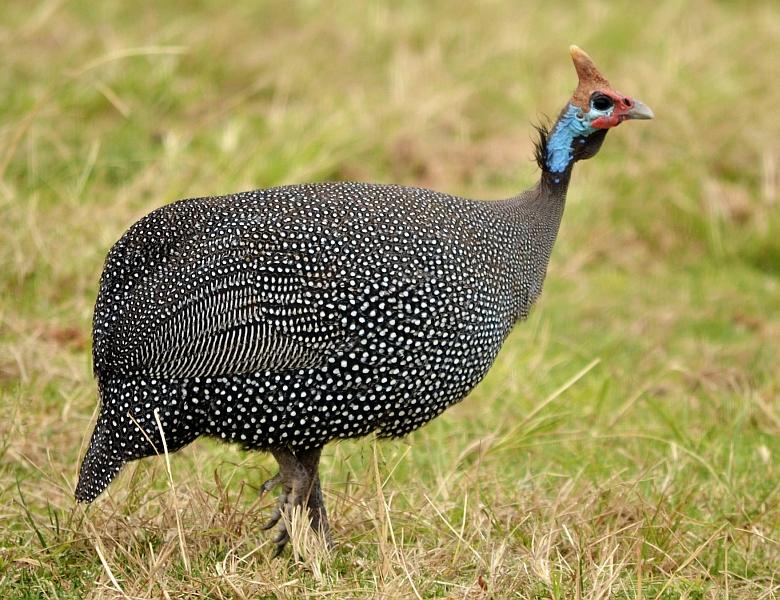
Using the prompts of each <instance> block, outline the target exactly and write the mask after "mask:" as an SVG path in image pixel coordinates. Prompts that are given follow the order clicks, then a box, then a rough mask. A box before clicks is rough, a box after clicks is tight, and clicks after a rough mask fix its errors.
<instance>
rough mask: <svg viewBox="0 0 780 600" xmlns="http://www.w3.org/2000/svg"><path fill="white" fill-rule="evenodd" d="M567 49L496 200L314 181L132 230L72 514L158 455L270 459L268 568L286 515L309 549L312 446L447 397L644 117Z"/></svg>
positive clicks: (101, 320)
mask: <svg viewBox="0 0 780 600" xmlns="http://www.w3.org/2000/svg"><path fill="white" fill-rule="evenodd" d="M570 50H571V57H572V60H573V61H574V66H575V68H576V71H577V75H578V77H579V85H578V87H577V89H576V91H575V92H574V95H573V96H572V98H571V100H570V101H569V102H568V103H567V104H566V106H565V107H564V109H563V110H562V112H561V114H560V116H559V117H558V120H557V121H556V123H555V124H554V125H553V127H552V129H551V130H550V132H548V131H546V130H544V129H541V130H540V140H539V142H538V144H537V151H536V158H537V162H538V163H539V167H540V168H541V171H542V175H541V180H540V182H539V183H538V185H537V186H536V187H534V188H533V189H530V190H528V191H526V192H524V193H522V194H520V195H518V196H516V197H514V198H510V199H508V200H502V201H479V200H468V199H465V198H459V197H455V196H449V195H445V194H440V193H437V192H433V191H430V190H426V189H418V188H412V187H401V186H395V185H371V184H365V183H321V184H308V185H293V186H287V187H278V188H273V189H266V190H258V191H252V192H245V193H240V194H233V195H229V196H220V197H211V198H194V199H189V200H182V201H179V202H176V203H173V204H170V205H168V206H164V207H162V208H159V209H157V210H155V211H154V212H152V213H150V214H149V215H147V216H146V217H144V218H142V219H141V220H140V221H138V222H137V223H136V224H135V225H133V226H132V227H131V228H130V229H129V231H127V233H125V234H124V235H123V236H122V238H121V239H120V240H119V241H118V242H117V243H116V244H115V245H114V247H113V248H112V249H111V251H110V252H109V254H108V257H107V259H106V263H105V267H104V270H103V274H102V277H101V280H100V292H99V295H98V298H97V303H96V306H95V314H94V322H93V361H94V371H95V374H96V377H97V381H98V391H99V395H100V402H101V405H100V412H99V415H98V419H97V423H96V425H95V429H94V432H93V434H92V438H91V441H90V444H89V448H88V450H87V453H86V455H85V457H84V460H83V463H82V465H81V470H80V474H79V481H78V485H77V486H76V498H77V499H78V500H79V501H82V502H91V501H93V500H94V499H95V498H96V497H97V496H98V495H99V494H100V493H102V492H103V491H104V490H105V489H106V487H107V486H108V484H109V483H110V482H111V480H112V479H113V478H114V477H115V475H116V474H117V473H118V472H119V470H120V469H121V468H122V466H123V465H124V464H125V463H127V462H128V461H132V460H136V459H139V458H143V457H146V456H151V455H155V454H159V453H160V452H161V451H162V449H163V447H164V445H163V442H165V444H166V447H167V450H168V451H169V452H173V451H176V450H178V449H180V448H182V447H183V446H185V445H186V444H189V443H190V442H192V441H193V440H194V439H196V438H197V437H199V436H211V437H215V438H219V439H222V440H224V441H226V442H235V443H238V444H240V445H241V446H243V447H244V448H247V449H251V450H264V451H269V452H271V453H272V454H273V456H274V457H275V458H276V460H277V462H278V464H279V472H278V474H277V475H276V476H275V477H274V478H272V479H270V480H269V481H267V482H266V483H265V484H264V485H263V490H264V491H268V490H270V489H272V488H274V487H275V486H277V485H281V487H282V493H281V496H280V500H279V504H278V507H277V508H276V510H275V511H274V514H273V516H272V518H271V520H270V522H269V523H268V524H267V525H266V526H265V528H270V527H273V526H275V525H276V524H277V523H279V524H280V525H279V527H280V531H279V534H278V536H277V537H276V539H275V543H276V548H277V553H278V552H280V551H281V550H282V549H283V548H284V546H285V544H286V542H287V541H288V539H289V534H288V531H287V529H286V526H285V521H286V519H282V516H283V514H288V515H289V514H290V513H289V511H291V510H292V509H293V508H294V507H305V508H307V509H308V514H309V519H310V521H311V525H312V527H313V528H314V529H315V530H317V531H319V532H320V533H322V534H323V535H325V536H327V534H328V521H327V517H326V511H325V505H324V503H323V498H322V491H321V488H320V480H319V475H318V464H319V459H320V452H321V450H322V448H323V446H324V445H325V444H327V443H328V442H330V441H332V440H337V439H343V438H354V437H360V436H364V435H366V434H369V433H371V432H375V433H376V434H377V435H378V436H379V437H398V436H403V435H405V434H407V433H409V432H411V431H413V430H415V429H417V428H418V427H420V426H421V425H423V424H424V423H426V422H428V421H430V420H431V419H433V418H434V417H436V416H437V415H439V414H440V413H441V412H442V411H444V410H445V409H446V408H447V407H449V406H451V405H452V404H454V403H456V402H459V401H460V400H462V399H463V398H464V397H465V396H466V395H467V394H468V393H469V391H470V390H471V389H472V388H473V387H474V386H475V385H476V384H477V383H478V382H479V381H480V380H481V379H482V378H483V377H484V376H485V374H486V373H487V371H488V369H489V368H490V366H491V365H492V363H493V361H494V359H495V358H496V355H497V354H498V351H499V349H500V348H501V345H502V343H503V342H504V340H505V339H506V337H507V334H508V333H509V331H510V330H511V328H512V326H513V325H514V324H515V323H516V322H517V321H518V320H521V319H523V318H525V317H526V316H527V315H528V311H529V310H530V308H531V306H532V305H533V303H534V301H535V300H536V299H537V297H538V296H539V294H540V292H541V291H542V284H543V282H544V278H545V274H546V271H547V264H548V261H549V258H550V252H551V250H552V247H553V243H554V242H555V238H556V235H557V232H558V227H559V225H560V221H561V216H562V214H563V209H564V201H565V198H566V190H567V187H568V185H569V180H570V177H571V172H572V167H573V165H574V163H575V162H577V161H578V160H583V159H587V158H590V157H592V156H594V155H595V154H596V152H598V150H599V148H600V147H601V144H602V142H603V141H604V137H605V136H606V133H607V131H608V130H609V129H610V128H612V127H615V126H617V125H619V124H620V123H622V122H623V121H624V120H627V119H650V118H652V116H653V113H652V111H651V110H650V109H649V108H648V107H647V106H645V105H644V104H642V103H641V102H639V101H637V100H633V99H631V98H629V97H628V96H625V95H623V94H620V93H618V92H617V91H615V90H614V89H613V88H612V87H611V86H610V84H609V83H608V82H607V80H606V79H605V78H604V77H603V76H602V75H601V74H600V73H599V71H598V70H597V69H596V67H595V65H594V64H593V62H592V61H591V59H590V58H589V57H588V55H587V54H585V53H584V52H583V51H582V50H580V49H579V48H577V47H576V46H572V47H571V49H570ZM161 431H162V433H161ZM163 436H164V439H163Z"/></svg>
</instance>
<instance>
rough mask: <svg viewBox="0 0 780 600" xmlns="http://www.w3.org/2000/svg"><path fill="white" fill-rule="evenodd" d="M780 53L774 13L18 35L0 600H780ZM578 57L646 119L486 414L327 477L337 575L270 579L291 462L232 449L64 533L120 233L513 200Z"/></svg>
mask: <svg viewBox="0 0 780 600" xmlns="http://www.w3.org/2000/svg"><path fill="white" fill-rule="evenodd" d="M778 39H780V9H778V6H777V5H776V4H775V3H772V2H764V3H761V2H756V3H749V4H748V3H714V2H706V1H704V0H695V1H694V2H691V3H686V4H681V3H679V2H674V1H672V0H664V1H662V2H659V3H656V4H655V5H652V6H651V5H650V4H647V5H637V4H636V3H628V2H619V3H607V2H601V1H596V0H590V1H588V2H584V3H580V4H577V6H572V5H571V3H540V4H531V3H514V2H487V3H460V2H459V3H445V2H433V3H412V2H402V3H396V4H392V5H391V4H387V3H371V4H366V5H358V4H355V3H347V2H339V3H333V4H329V5H327V6H320V5H318V4H316V3H311V2H300V3H295V4H286V3H285V4H277V5H272V4H268V3H262V4H260V5H259V6H254V3H251V2H237V3H232V4H231V5H229V6H228V5H216V4H213V3H209V2H195V1H192V2H190V1H188V2H183V3H170V4H164V3H163V4H161V5H158V6H155V7H147V8H144V9H140V8H138V7H135V6H134V5H132V4H129V3H126V4H121V3H91V2H86V0H85V1H81V2H80V1H70V2H68V1H56V0H54V1H44V2H39V3H36V4H34V5H28V4H27V3H22V2H10V3H5V4H3V6H2V7H0V55H2V57H3V58H2V63H3V67H2V68H0V90H2V93H0V236H2V243H0V394H2V398H1V399H0V506H2V507H3V508H0V531H1V533H0V596H2V597H11V598H39V597H45V598H83V597H87V598H114V597H116V598H126V597H130V598H148V597H151V598H181V597H196V598H197V597H202V598H258V597H261V598H262V597H267V598H274V597H276V598H291V599H292V598H303V597H309V598H317V597H323V598H324V597H337V598H341V597H344V598H361V597H372V598H388V599H389V598H433V597H443V598H527V599H542V598H553V599H556V600H558V599H570V598H577V599H579V598H582V599H586V598H587V599H599V598H600V599H608V598H609V599H612V598H637V599H639V598H641V599H643V600H644V599H654V598H655V599H659V600H671V599H673V598H687V599H691V600H693V599H704V598H707V599H710V598H712V599H715V598H733V599H750V600H757V599H758V600H764V599H767V600H768V599H773V598H777V597H778V595H780V581H778V579H777V573H778V572H780V508H779V505H778V499H779V497H780V496H779V494H780V468H779V467H778V457H779V456H780V442H778V439H779V438H778V433H780V379H778V377H777V357H778V356H780V279H779V274H780V267H779V266H778V265H780V245H779V244H778V239H780V213H779V212H778V211H779V209H778V166H777V165H778V160H780V146H778V144H779V143H780V142H778V140H780V125H778V120H777V119H776V117H775V115H774V111H775V107H776V106H780V86H779V84H778V79H777V65H778V61H777V58H776V56H775V55H776V51H775V50H776V47H777V40H778ZM572 42H576V43H578V44H580V45H581V46H583V47H584V48H586V49H587V50H588V51H589V52H590V53H591V54H593V55H594V57H596V59H597V60H598V62H599V63H600V64H601V65H602V66H603V69H604V71H605V72H606V73H607V74H608V75H609V77H610V78H611V79H612V81H613V83H614V84H615V85H616V86H617V87H618V88H619V89H621V90H623V91H625V92H627V93H631V94H636V95H637V96H638V97H640V98H641V99H642V100H644V101H646V102H647V103H648V104H649V105H650V106H652V107H653V108H654V110H655V111H656V113H657V115H658V118H657V120H656V121H655V122H653V123H652V124H648V125H647V126H641V125H637V126H633V127H632V126H631V125H626V126H624V127H621V128H620V130H619V131H617V132H614V133H613V134H610V136H609V138H610V139H609V140H608V141H607V143H606V144H605V148H604V149H603V150H602V151H601V153H600V155H599V156H598V157H597V158H596V159H594V160H593V161H591V162H590V163H587V164H585V165H582V167H581V168H579V169H578V172H577V173H576V174H575V178H574V183H573V187H572V192H571V196H570V201H569V206H568V207H567V214H566V217H565V219H564V225H563V229H562V231H561V236H560V238H561V239H560V241H559V243H558V246H557V247H556V251H555V254H554V258H553V264H552V265H551V269H550V274H549V278H548V283H547V289H546V291H545V294H544V297H543V299H542V302H541V303H540V305H539V306H538V307H537V310H536V312H535V313H534V315H533V316H532V318H531V319H530V320H529V322H527V323H525V324H524V325H523V326H521V327H519V328H518V330H517V331H516V332H515V333H514V334H513V335H512V336H511V337H510V339H509V341H508V342H507V345H506V347H505V349H504V351H503V352H502V354H501V356H500V358H499V360H498V362H497V364H496V365H495V367H494V369H493V370H492V372H491V373H490V375H489V376H488V378H487V379H486V381H485V382H484V383H483V384H482V385H481V386H480V387H479V388H478V389H477V390H476V391H475V392H474V393H473V394H472V396H471V397H470V398H469V399H468V400H467V401H466V402H464V403H462V404H461V405H458V406H457V407H454V408H453V409H451V410H450V411H449V412H448V413H447V414H446V415H445V416H443V417H441V418H440V419H438V420H436V421H435V422H434V423H432V424H431V425H430V426H427V427H426V428H424V429H422V430H421V431H419V432H416V433H415V434H414V435H412V436H410V437H409V438H408V440H405V441H399V442H393V443H381V444H377V443H375V442H372V441H371V440H363V441H359V442H345V443H342V444H337V445H333V446H331V447H329V448H328V449H327V450H326V452H325V456H324V460H323V480H324V482H325V494H326V502H327V504H328V507H329V511H330V514H331V521H332V526H333V533H334V537H335V539H336V541H337V545H336V546H335V547H334V548H332V549H329V548H327V547H325V546H323V545H322V544H321V542H320V541H319V540H318V539H317V538H316V537H314V536H312V535H310V533H309V532H308V530H307V529H306V528H301V527H298V528H294V529H295V531H296V534H295V536H294V538H293V542H292V551H291V552H290V553H289V554H288V555H287V556H286V557H285V558H282V559H280V560H271V559H270V542H269V537H268V536H266V535H264V534H263V533H262V532H260V531H258V523H260V522H261V521H262V518H263V516H266V515H267V513H268V511H269V508H270V506H271V502H272V499H271V498H268V497H266V498H259V497H258V493H257V490H258V487H259V485H260V482H262V481H263V480H264V479H265V478H266V477H267V476H268V475H269V474H270V469H271V468H272V461H271V460H270V459H269V457H266V456H258V455H251V454H246V453H242V452H240V451H238V450H236V449H235V448H231V447H226V446H221V445H219V444H216V443H215V442H210V441H199V442H197V443H195V444H193V445H192V446H190V447H188V448H186V449H185V450H183V451H181V452H179V453H177V454H175V455H173V456H171V457H170V461H169V462H166V460H164V459H162V458H161V459H157V460H154V459H150V460H146V461H142V462H140V463H136V464H133V465H130V466H129V467H128V468H126V470H125V472H124V473H123V474H122V475H121V476H120V477H119V479H118V480H117V482H116V483H115V484H114V485H112V487H111V489H110V491H109V493H108V494H106V496H105V497H104V498H102V499H101V500H100V501H98V502H97V503H95V504H94V505H93V506H91V507H89V508H88V509H85V508H84V507H81V506H77V505H75V503H74V501H73V497H72V494H73V486H74V484H75V477H76V471H77V466H78V460H79V458H80V457H81V456H82V454H83V451H84V449H85V444H86V441H87V435H88V433H89V431H90V423H91V420H92V419H94V416H95V415H94V411H95V390H94V384H93V382H92V378H91V372H90V370H91V367H90V360H89V344H90V340H89V321H90V317H91V308H92V303H93V301H94V296H95V294H96V288H97V281H98V277H99V273H100V269H101V265H102V260H103V258H104V256H105V253H106V251H107V250H108V248H109V247H110V245H111V243H112V242H113V241H114V240H115V239H117V237H118V236H119V235H120V234H121V233H122V231H123V230H124V229H126V228H127V226H128V225H129V224H131V223H132V222H133V221H134V220H135V219H136V218H138V217H140V216H141V215H143V214H145V213H146V212H148V211H149V210H151V209H152V208H154V207H157V206H159V205H160V204H162V203H164V202H167V201H170V200H174V199H176V198H180V197H186V196H193V195H203V194H216V193H225V192H229V191H236V190H241V189H251V188H254V187H264V186H269V185H274V184H278V183H288V182H297V181H302V180H318V179H335V178H341V179H343V178H351V179H355V178H357V179H370V180H378V181H395V182H400V183H408V184H416V185H426V186H430V187H435V188H437V189H441V190H443V191H449V192H455V193H463V194H466V195H473V196H483V197H500V196H505V195H508V194H511V193H514V192H515V191H517V190H518V189H521V188H524V187H527V186H528V185H530V184H531V183H532V182H533V181H534V179H535V177H536V174H535V172H534V168H533V166H532V164H531V162H530V157H531V136H532V132H531V128H530V126H529V122H530V121H533V120H535V119H536V118H538V116H539V115H540V114H541V113H547V114H550V115H553V114H555V113H556V112H557V110H558V109H559V108H560V105H561V104H562V102H563V101H564V100H565V98H566V96H567V94H568V93H569V92H570V89H571V87H572V86H573V80H572V77H573V74H572V72H571V69H570V67H569V65H568V64H567V60H568V59H567V56H566V48H567V47H568V45H569V44H570V43H572ZM168 465H169V466H170V469H168ZM294 518H298V519H299V518H300V516H296V517H294Z"/></svg>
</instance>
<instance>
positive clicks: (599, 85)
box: [569, 46, 653, 129]
mask: <svg viewBox="0 0 780 600" xmlns="http://www.w3.org/2000/svg"><path fill="white" fill-rule="evenodd" d="M569 52H570V53H571V60H572V62H574V68H575V69H576V71H577V77H579V84H578V85H577V89H576V90H575V91H574V95H573V96H572V98H571V102H570V103H571V105H572V106H575V107H577V108H579V113H580V114H579V118H580V119H582V121H583V122H584V123H585V124H587V125H588V126H590V127H591V128H593V129H610V128H611V127H616V126H618V125H620V124H621V123H622V122H623V121H626V120H628V119H652V118H653V111H652V110H650V107H648V106H647V105H646V104H644V103H642V102H640V101H639V100H635V99H634V98H631V97H630V96H626V95H624V94H621V93H620V92H618V91H617V90H615V89H614V88H613V87H612V86H611V85H610V83H609V81H607V79H606V78H605V77H604V76H603V75H602V74H601V73H600V72H599V70H598V69H597V68H596V65H595V64H593V60H592V59H591V58H590V56H588V55H587V54H586V53H585V51H584V50H582V49H581V48H578V47H577V46H571V47H569Z"/></svg>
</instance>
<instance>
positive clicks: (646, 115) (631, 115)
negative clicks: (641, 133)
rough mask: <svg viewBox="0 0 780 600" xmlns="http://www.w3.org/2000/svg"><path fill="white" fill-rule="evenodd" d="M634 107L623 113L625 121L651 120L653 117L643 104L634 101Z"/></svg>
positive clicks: (651, 112)
mask: <svg viewBox="0 0 780 600" xmlns="http://www.w3.org/2000/svg"><path fill="white" fill-rule="evenodd" d="M633 102H634V105H633V106H632V107H631V108H629V109H628V110H627V111H626V112H624V113H623V115H624V118H626V119H652V118H653V117H654V116H655V115H654V114H653V111H652V110H651V109H650V107H649V106H648V105H647V104H645V103H644V102H640V101H639V100H634V101H633Z"/></svg>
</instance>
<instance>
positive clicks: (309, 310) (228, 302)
mask: <svg viewBox="0 0 780 600" xmlns="http://www.w3.org/2000/svg"><path fill="white" fill-rule="evenodd" d="M221 227H222V233H221V234H220V235H214V232H210V233H209V235H208V236H200V237H196V238H194V239H186V240H175V241H172V242H169V243H167V244H165V243H162V242H161V243H160V244H158V248H157V249H156V250H154V251H151V252H150V251H148V250H145V251H144V252H142V253H140V254H139V253H138V251H137V250H132V249H131V247H132V246H133V244H132V243H131V242H132V239H130V240H125V243H124V244H123V243H122V241H121V240H120V243H118V244H117V246H116V247H115V248H114V249H113V250H112V253H111V254H109V258H108V260H107V266H106V270H105V271H104V276H103V280H102V281H101V292H100V295H99V297H98V303H97V306H96V310H95V322H94V330H93V331H94V336H93V337H94V349H93V356H94V363H95V370H96V372H98V373H99V374H100V373H102V372H110V371H113V372H119V373H123V374H127V373H133V372H136V373H137V372H140V373H144V374H146V375H150V376H157V377H161V378H163V377H164V378H188V377H200V376H216V375H224V374H239V373H247V372H252V371H258V370H270V369H288V368H309V367H316V366H320V365H322V364H324V362H325V361H326V360H327V358H328V356H330V355H331V354H333V353H336V352H339V351H343V349H344V348H345V347H348V346H349V345H350V344H351V343H352V342H353V340H352V337H351V336H350V334H349V331H348V329H347V328H346V323H345V322H344V319H343V318H342V317H341V315H340V314H339V312H338V306H337V303H338V302H339V300H338V299H339V298H340V297H343V296H345V295H348V293H349V291H348V290H343V289H339V288H338V286H334V285H333V284H332V281H333V278H332V277H327V276H326V275H327V273H326V271H327V270H328V269H329V265H328V261H327V260H326V259H325V258H324V257H323V256H322V253H321V252H319V251H318V249H316V248H315V249H312V248H307V247H304V245H302V244H294V243H293V244H289V243H287V242H285V241H284V239H283V236H281V235H275V234H274V232H273V230H271V233H269V229H268V228H267V227H266V228H256V227H255V228H253V227H252V226H249V227H247V226H246V224H245V223H244V224H243V227H240V226H239V225H236V226H235V227H232V226H227V225H225V224H224V223H223V224H221ZM257 231H262V237H263V238H265V239H256V238H261V236H260V235H259V234H257ZM136 237H137V236H136ZM158 241H159V238H158ZM112 267H113V270H114V271H115V272H114V273H112V272H111V271H112Z"/></svg>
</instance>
